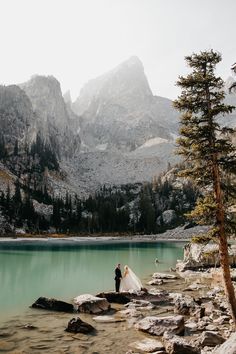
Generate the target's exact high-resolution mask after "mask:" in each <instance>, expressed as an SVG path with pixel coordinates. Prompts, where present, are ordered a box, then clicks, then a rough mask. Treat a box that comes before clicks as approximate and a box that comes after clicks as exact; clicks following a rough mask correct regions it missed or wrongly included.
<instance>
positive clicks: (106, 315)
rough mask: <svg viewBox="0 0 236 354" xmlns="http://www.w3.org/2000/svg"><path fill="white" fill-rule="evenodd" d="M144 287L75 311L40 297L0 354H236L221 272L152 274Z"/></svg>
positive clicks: (6, 336) (81, 303)
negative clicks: (3, 353)
mask: <svg viewBox="0 0 236 354" xmlns="http://www.w3.org/2000/svg"><path fill="white" fill-rule="evenodd" d="M235 275H236V274H234V273H233V274H232V276H233V279H234V276H235ZM146 283H147V289H143V290H142V291H140V292H127V293H115V292H107V293H106V292H105V293H100V294H97V295H96V296H94V295H91V294H84V295H80V296H78V297H77V298H76V299H74V301H71V303H66V302H64V301H60V300H56V299H47V298H43V297H41V298H39V299H37V300H36V301H35V303H34V304H33V305H32V307H31V309H29V310H28V312H27V315H26V316H25V317H24V318H21V319H19V318H15V319H14V318H13V319H12V320H11V321H8V322H6V323H5V324H4V326H3V327H2V328H1V329H0V351H2V350H4V352H8V353H11V354H29V353H30V354H31V353H42V352H43V353H48V354H49V353H65V354H66V353H67V354H69V353H73V354H85V353H88V354H105V353H116V354H143V353H155V354H192V353H194V354H196V353H197V354H198V353H199V354H210V353H215V354H226V353H227V354H233V353H235V348H236V335H235V333H234V327H233V323H232V320H231V317H230V313H229V310H228V308H227V304H226V302H225V297H224V294H223V289H222V282H221V272H220V270H219V269H215V268H209V269H205V270H202V271H199V270H198V271H196V270H194V271H191V270H186V271H183V272H171V273H167V274H164V273H154V274H153V275H152V278H151V279H147V281H146Z"/></svg>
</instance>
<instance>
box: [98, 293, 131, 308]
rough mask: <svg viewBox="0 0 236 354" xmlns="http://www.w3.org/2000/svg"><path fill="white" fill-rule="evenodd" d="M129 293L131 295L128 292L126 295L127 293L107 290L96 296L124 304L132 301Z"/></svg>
mask: <svg viewBox="0 0 236 354" xmlns="http://www.w3.org/2000/svg"><path fill="white" fill-rule="evenodd" d="M128 295H129V296H130V294H129V293H127V295H126V293H116V292H106V293H100V294H97V295H96V296H97V297H100V298H105V299H107V301H108V302H110V303H114V304H122V305H124V304H127V303H128V302H130V297H129V296H128Z"/></svg>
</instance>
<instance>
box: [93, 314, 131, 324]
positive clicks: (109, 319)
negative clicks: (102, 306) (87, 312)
mask: <svg viewBox="0 0 236 354" xmlns="http://www.w3.org/2000/svg"><path fill="white" fill-rule="evenodd" d="M93 320H94V321H95V322H99V323H115V322H123V321H125V319H121V318H118V317H114V316H96V317H93Z"/></svg>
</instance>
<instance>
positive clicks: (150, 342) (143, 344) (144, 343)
mask: <svg viewBox="0 0 236 354" xmlns="http://www.w3.org/2000/svg"><path fill="white" fill-rule="evenodd" d="M129 346H130V347H132V348H134V349H138V350H142V351H143V352H145V353H153V352H156V351H159V350H163V349H164V345H163V344H162V343H161V342H160V341H159V340H156V339H149V338H147V339H143V340H141V341H138V342H134V343H131V344H130V345H129Z"/></svg>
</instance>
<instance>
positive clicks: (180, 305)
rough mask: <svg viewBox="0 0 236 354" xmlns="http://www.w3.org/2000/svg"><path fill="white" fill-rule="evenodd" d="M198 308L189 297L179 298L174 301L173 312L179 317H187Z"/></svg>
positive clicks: (180, 295) (181, 296) (182, 296)
mask: <svg viewBox="0 0 236 354" xmlns="http://www.w3.org/2000/svg"><path fill="white" fill-rule="evenodd" d="M197 308H199V306H198V305H197V303H196V302H195V301H194V299H193V298H192V297H191V296H189V295H182V294H179V296H178V297H177V298H176V299H175V300H174V312H175V313H178V314H180V315H189V314H190V313H191V312H194V311H196V309H197Z"/></svg>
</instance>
